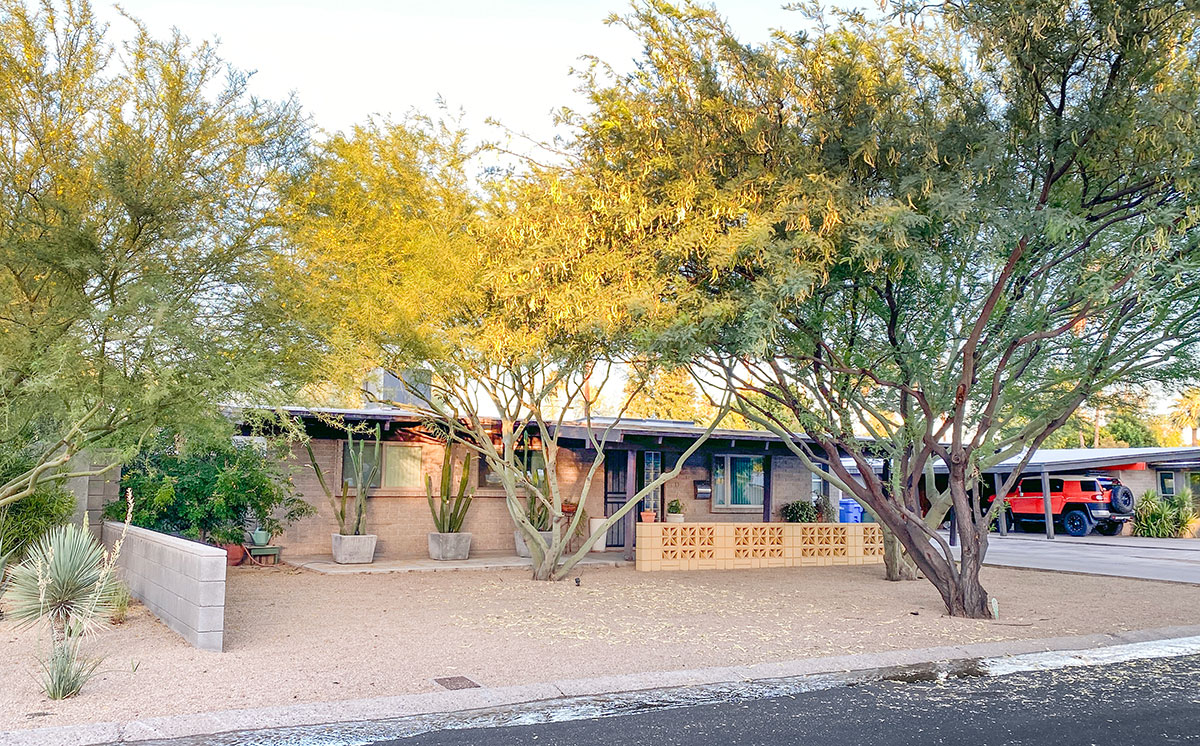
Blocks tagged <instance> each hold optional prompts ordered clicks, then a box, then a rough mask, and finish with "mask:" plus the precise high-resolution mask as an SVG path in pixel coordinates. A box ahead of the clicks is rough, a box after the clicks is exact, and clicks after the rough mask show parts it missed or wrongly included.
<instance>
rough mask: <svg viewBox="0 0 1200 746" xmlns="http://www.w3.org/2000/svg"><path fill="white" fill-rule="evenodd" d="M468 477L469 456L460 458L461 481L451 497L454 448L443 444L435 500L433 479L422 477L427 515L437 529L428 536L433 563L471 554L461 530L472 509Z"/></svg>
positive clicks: (468, 537)
mask: <svg viewBox="0 0 1200 746" xmlns="http://www.w3.org/2000/svg"><path fill="white" fill-rule="evenodd" d="M470 474H471V454H470V453H468V454H467V455H466V457H465V458H463V467H462V479H461V480H460V481H459V483H458V492H457V493H456V494H454V495H451V494H450V490H451V488H452V487H453V486H454V485H453V481H454V479H453V478H454V458H453V446H452V445H451V442H450V440H449V439H447V440H446V450H445V453H444V454H443V455H442V483H441V490H440V491H439V492H438V497H437V499H435V498H434V496H433V478H432V477H430V476H429V475H426V476H425V495H426V497H427V498H428V499H429V512H430V513H432V514H433V525H434V527H435V528H436V529H437V530H436V531H431V532H430V533H429V557H430V558H431V559H435V560H465V559H466V558H467V557H468V556H470V554H471V534H470V533H468V532H465V531H463V530H462V526H463V521H464V520H466V517H467V509H468V508H470V507H471V491H470V489H469V488H468V486H467V485H468V483H469V482H470Z"/></svg>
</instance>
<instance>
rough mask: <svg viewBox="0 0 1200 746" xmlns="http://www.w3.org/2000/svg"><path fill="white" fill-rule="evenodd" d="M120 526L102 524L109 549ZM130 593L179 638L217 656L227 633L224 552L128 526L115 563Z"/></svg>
mask: <svg viewBox="0 0 1200 746" xmlns="http://www.w3.org/2000/svg"><path fill="white" fill-rule="evenodd" d="M124 527H125V524H123V523H112V522H105V523H104V544H105V545H106V546H107V547H109V548H110V549H111V548H112V546H113V544H115V543H116V541H117V540H118V539H119V538H120V537H121V531H122V530H123V529H124ZM117 566H118V567H119V568H120V569H121V579H122V580H124V581H125V584H126V585H128V586H129V592H130V594H131V595H132V596H133V597H134V598H136V599H138V600H139V601H141V602H142V603H143V604H145V605H146V608H148V609H149V610H150V611H151V612H152V613H153V614H154V615H155V616H156V617H158V618H159V619H161V620H162V621H163V623H164V624H166V625H167V626H168V627H170V628H171V629H173V630H175V631H176V632H178V633H179V634H180V635H181V636H182V637H183V639H185V640H187V641H188V642H190V643H191V644H192V645H195V646H196V647H198V648H200V649H201V650H213V651H216V652H221V650H222V647H223V645H224V635H225V550H223V549H217V548H216V547H210V546H208V545H207V544H200V543H198V542H194V541H188V540H187V539H179V538H176V537H174V536H167V535H166V534H160V533H158V532H157V531H150V530H149V529H144V528H138V527H137V526H130V527H129V531H128V533H127V534H126V536H125V543H124V544H123V545H122V547H121V556H120V557H119V558H118V559H117Z"/></svg>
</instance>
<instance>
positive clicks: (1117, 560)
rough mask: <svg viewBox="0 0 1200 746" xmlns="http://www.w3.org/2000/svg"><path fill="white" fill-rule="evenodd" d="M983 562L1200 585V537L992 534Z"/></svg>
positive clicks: (1005, 565) (1004, 565)
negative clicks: (1080, 536)
mask: <svg viewBox="0 0 1200 746" xmlns="http://www.w3.org/2000/svg"><path fill="white" fill-rule="evenodd" d="M955 556H957V549H956V554H955ZM984 564H987V565H999V566H1003V567H1022V568H1027V569H1035V570H1058V571H1062V572H1077V573H1084V574H1087V575H1111V576H1113V577H1119V578H1139V579H1142V580H1166V581H1171V582H1175V583H1200V539H1141V538H1135V537H1131V536H1112V537H1106V536H1094V535H1093V536H1088V537H1085V538H1075V537H1072V536H1056V537H1055V538H1054V539H1052V540H1048V539H1046V538H1045V537H1044V536H1043V535H1040V534H1009V535H1008V536H1005V537H1002V536H999V535H997V534H992V535H991V536H990V537H988V549H987V555H986V557H985V559H984Z"/></svg>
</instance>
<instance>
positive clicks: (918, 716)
mask: <svg viewBox="0 0 1200 746" xmlns="http://www.w3.org/2000/svg"><path fill="white" fill-rule="evenodd" d="M518 744H520V745H521V746H527V745H528V744H553V746H632V745H633V744H652V745H653V746H684V745H689V746H690V745H691V744H696V745H700V744H729V745H730V746H734V745H736V746H758V745H761V746H783V745H785V744H787V745H791V744H796V745H797V746H799V745H805V744H819V745H820V746H868V745H871V744H887V746H906V745H908V744H911V745H913V746H916V745H917V744H922V745H924V744H951V745H955V746H957V745H958V744H971V745H972V746H1001V744H1003V745H1004V746H1010V745H1015V744H1029V745H1031V746H1032V745H1034V744H1038V745H1041V744H1052V745H1053V746H1075V745H1076V744H1078V745H1080V746H1085V745H1086V746H1091V745H1092V744H1103V745H1104V746H1123V745H1125V744H1128V745H1129V746H1148V745H1150V744H1200V656H1188V657H1181V658H1157V659H1149V660H1138V661H1132V662H1126V663H1117V664H1110V665H1107V666H1090V667H1077V668H1060V669H1056V670H1050V671H1033V672H1022V673H1014V674H1009V675H1006V676H987V677H983V676H967V677H958V678H947V679H943V680H933V681H916V682H905V681H882V682H875V683H869V684H859V685H856V686H849V687H836V688H833V689H827V690H824V691H815V692H807V693H801V694H794V695H789V696H783V697H773V698H767V699H758V700H749V701H732V702H720V703H711V704H704V705H698V706H690V707H674V708H670V707H668V708H659V709H652V710H648V711H645V712H639V713H635V714H626V715H619V716H611V717H599V718H586V719H578V720H570V721H566V722H552V723H543V724H537V725H522V726H509V727H499V728H472V729H462V730H439V731H434V732H429V733H424V734H421V735H416V736H413V737H409V738H401V739H396V740H388V741H379V742H377V743H376V746H517V745H518Z"/></svg>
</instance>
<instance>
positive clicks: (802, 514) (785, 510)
mask: <svg viewBox="0 0 1200 746" xmlns="http://www.w3.org/2000/svg"><path fill="white" fill-rule="evenodd" d="M779 515H780V516H781V517H782V518H783V520H785V521H787V522H788V523H816V522H817V506H816V505H814V504H812V503H810V502H808V501H806V500H797V501H796V502H790V503H784V504H783V505H782V506H780V508H779Z"/></svg>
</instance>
